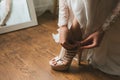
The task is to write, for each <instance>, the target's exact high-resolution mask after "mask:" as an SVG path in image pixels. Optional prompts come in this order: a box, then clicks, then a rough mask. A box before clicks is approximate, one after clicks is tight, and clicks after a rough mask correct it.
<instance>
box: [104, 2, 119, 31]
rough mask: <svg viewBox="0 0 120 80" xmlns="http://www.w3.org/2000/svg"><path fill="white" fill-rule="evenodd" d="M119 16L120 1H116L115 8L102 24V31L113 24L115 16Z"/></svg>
mask: <svg viewBox="0 0 120 80" xmlns="http://www.w3.org/2000/svg"><path fill="white" fill-rule="evenodd" d="M119 16H120V1H119V2H118V4H117V6H116V8H115V9H114V10H113V13H112V15H111V16H109V17H108V18H107V19H106V21H105V23H104V24H103V25H102V29H103V31H106V30H108V29H109V28H110V25H111V24H113V23H114V22H115V21H116V20H117V18H118V17H119Z"/></svg>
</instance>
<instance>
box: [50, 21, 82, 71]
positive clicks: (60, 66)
mask: <svg viewBox="0 0 120 80" xmlns="http://www.w3.org/2000/svg"><path fill="white" fill-rule="evenodd" d="M81 39H82V32H81V30H80V25H79V23H78V22H77V20H76V19H74V20H73V25H72V26H71V28H70V30H69V33H68V40H67V41H68V42H69V43H74V42H76V41H80V40H81ZM76 53H77V48H76V49H75V50H65V49H63V48H62V49H61V51H60V55H59V57H55V58H54V59H52V60H51V61H50V65H51V67H52V68H53V69H54V70H61V71H62V70H67V69H68V68H69V67H70V64H71V62H72V59H73V57H74V56H75V55H76Z"/></svg>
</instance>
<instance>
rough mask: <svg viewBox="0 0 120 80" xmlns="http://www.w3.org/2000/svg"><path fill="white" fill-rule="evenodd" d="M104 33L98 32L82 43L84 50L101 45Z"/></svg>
mask: <svg viewBox="0 0 120 80" xmlns="http://www.w3.org/2000/svg"><path fill="white" fill-rule="evenodd" d="M103 35H104V32H103V31H100V30H99V31H96V32H94V33H92V34H91V35H89V36H88V37H87V38H86V39H84V40H83V41H81V42H80V44H81V48H82V49H90V48H94V47H97V46H99V45H100V43H101V41H102V38H103Z"/></svg>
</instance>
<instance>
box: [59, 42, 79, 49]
mask: <svg viewBox="0 0 120 80" xmlns="http://www.w3.org/2000/svg"><path fill="white" fill-rule="evenodd" d="M61 45H62V46H63V47H64V48H66V49H73V48H75V47H77V44H69V43H64V44H61Z"/></svg>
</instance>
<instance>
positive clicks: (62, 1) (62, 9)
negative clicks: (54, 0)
mask: <svg viewBox="0 0 120 80" xmlns="http://www.w3.org/2000/svg"><path fill="white" fill-rule="evenodd" d="M68 16H69V13H68V4H67V0H59V19H58V26H59V27H61V26H64V25H67V24H68Z"/></svg>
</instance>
